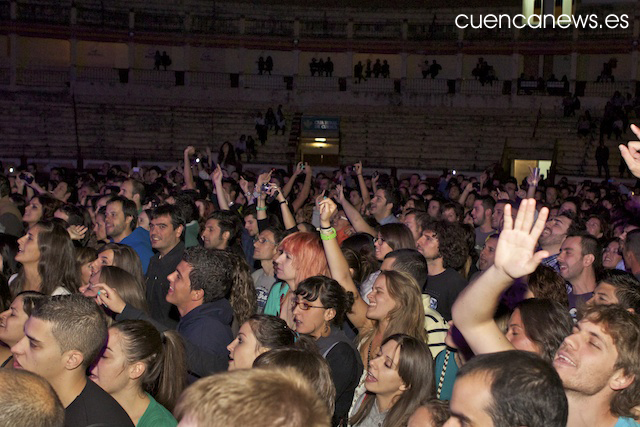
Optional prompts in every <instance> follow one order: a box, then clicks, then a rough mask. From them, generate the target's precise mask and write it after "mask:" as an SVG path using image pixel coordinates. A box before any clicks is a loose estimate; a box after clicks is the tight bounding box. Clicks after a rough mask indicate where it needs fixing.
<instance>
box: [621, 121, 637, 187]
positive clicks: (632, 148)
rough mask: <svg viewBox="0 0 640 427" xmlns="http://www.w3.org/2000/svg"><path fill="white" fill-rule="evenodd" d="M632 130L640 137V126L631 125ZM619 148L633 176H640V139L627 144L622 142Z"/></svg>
mask: <svg viewBox="0 0 640 427" xmlns="http://www.w3.org/2000/svg"><path fill="white" fill-rule="evenodd" d="M631 131H632V132H633V133H634V134H635V135H636V136H637V137H638V138H640V128H639V127H638V126H636V125H631ZM618 148H619V149H620V154H621V155H622V158H623V159H624V161H625V162H626V163H627V166H628V167H629V170H630V171H631V173H632V174H633V176H635V177H636V178H640V141H629V142H628V143H627V145H626V146H625V145H624V144H620V145H619V146H618Z"/></svg>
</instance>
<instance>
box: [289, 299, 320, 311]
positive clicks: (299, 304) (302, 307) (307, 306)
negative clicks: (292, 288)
mask: <svg viewBox="0 0 640 427" xmlns="http://www.w3.org/2000/svg"><path fill="white" fill-rule="evenodd" d="M296 307H300V310H302V311H307V310H309V309H310V308H326V307H322V306H317V305H311V304H309V303H308V302H306V301H293V308H296Z"/></svg>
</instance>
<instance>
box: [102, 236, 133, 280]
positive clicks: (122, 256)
mask: <svg viewBox="0 0 640 427" xmlns="http://www.w3.org/2000/svg"><path fill="white" fill-rule="evenodd" d="M109 249H111V250H112V251H113V265H114V266H116V267H120V268H121V269H123V270H125V271H128V272H129V273H131V274H133V276H134V277H135V278H136V279H138V280H140V282H142V283H145V281H144V273H143V272H142V262H141V261H140V257H139V256H138V253H137V252H136V251H135V250H133V248H132V247H131V246H127V245H123V244H120V243H107V244H106V245H104V246H103V247H101V248H100V250H98V255H100V254H101V253H102V252H104V251H106V250H109Z"/></svg>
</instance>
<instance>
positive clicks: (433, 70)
mask: <svg viewBox="0 0 640 427" xmlns="http://www.w3.org/2000/svg"><path fill="white" fill-rule="evenodd" d="M440 70H442V65H440V64H438V63H437V62H436V60H435V59H434V60H433V62H432V63H431V66H430V67H429V74H430V75H431V78H432V79H435V78H436V76H437V75H438V73H440Z"/></svg>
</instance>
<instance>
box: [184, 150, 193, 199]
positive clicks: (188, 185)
mask: <svg viewBox="0 0 640 427" xmlns="http://www.w3.org/2000/svg"><path fill="white" fill-rule="evenodd" d="M195 152H196V149H195V148H193V145H190V146H188V147H187V148H185V149H184V166H183V175H184V188H185V189H186V190H193V189H194V188H196V185H195V184H194V182H193V172H192V171H191V156H193V155H194V154H195Z"/></svg>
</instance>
